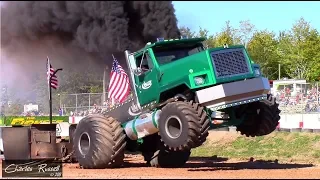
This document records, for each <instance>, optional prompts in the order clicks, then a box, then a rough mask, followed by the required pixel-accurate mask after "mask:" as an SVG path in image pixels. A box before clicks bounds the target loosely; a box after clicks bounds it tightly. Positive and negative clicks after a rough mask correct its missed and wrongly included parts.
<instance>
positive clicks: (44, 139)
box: [30, 124, 59, 159]
mask: <svg viewBox="0 0 320 180" xmlns="http://www.w3.org/2000/svg"><path fill="white" fill-rule="evenodd" d="M30 131H31V159H54V158H57V157H59V155H58V154H59V153H58V152H59V149H58V146H57V143H56V124H33V125H31V129H30Z"/></svg>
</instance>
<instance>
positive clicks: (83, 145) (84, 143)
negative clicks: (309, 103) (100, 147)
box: [78, 132, 90, 155]
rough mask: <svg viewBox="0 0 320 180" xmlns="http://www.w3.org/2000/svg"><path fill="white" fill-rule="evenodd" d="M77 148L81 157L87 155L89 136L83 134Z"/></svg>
mask: <svg viewBox="0 0 320 180" xmlns="http://www.w3.org/2000/svg"><path fill="white" fill-rule="evenodd" d="M78 147H79V152H80V153H81V154H82V155H86V154H88V152H89V149H90V136H89V134H88V133H87V132H84V133H82V134H81V135H80V139H79V144H78Z"/></svg>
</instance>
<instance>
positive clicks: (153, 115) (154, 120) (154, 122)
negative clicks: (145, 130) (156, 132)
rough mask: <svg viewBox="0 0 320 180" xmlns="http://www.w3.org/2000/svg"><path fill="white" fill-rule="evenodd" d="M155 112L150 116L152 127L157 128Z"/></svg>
mask: <svg viewBox="0 0 320 180" xmlns="http://www.w3.org/2000/svg"><path fill="white" fill-rule="evenodd" d="M156 112H157V110H155V111H154V112H153V114H152V123H153V125H154V127H156V128H158V124H157V121H156V119H155V116H156Z"/></svg>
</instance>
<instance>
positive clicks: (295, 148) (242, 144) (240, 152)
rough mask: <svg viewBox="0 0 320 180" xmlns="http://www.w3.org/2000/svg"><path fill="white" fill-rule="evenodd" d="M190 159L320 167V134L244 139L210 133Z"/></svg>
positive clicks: (230, 133) (237, 135)
mask: <svg viewBox="0 0 320 180" xmlns="http://www.w3.org/2000/svg"><path fill="white" fill-rule="evenodd" d="M191 155H192V156H194V157H211V156H214V155H216V156H218V157H225V158H234V159H243V160H244V159H249V158H250V157H253V158H255V159H262V160H275V159H278V160H279V161H283V162H290V161H291V162H310V163H311V162H312V163H320V134H314V133H287V132H274V133H272V134H270V135H267V136H263V137H255V138H247V137H245V136H241V135H239V134H238V133H234V132H218V131H212V132H210V134H209V136H208V140H207V141H206V143H205V144H204V145H202V146H200V147H198V148H196V149H193V150H192V154H191Z"/></svg>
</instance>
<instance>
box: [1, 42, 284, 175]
mask: <svg viewBox="0 0 320 180" xmlns="http://www.w3.org/2000/svg"><path fill="white" fill-rule="evenodd" d="M204 41H205V39H204V38H190V39H188V38H181V39H170V40H164V39H163V38H158V39H157V42H154V43H147V44H146V45H145V47H143V48H142V49H140V50H138V51H136V52H134V53H131V52H130V51H128V50H126V51H125V53H124V54H125V57H126V65H127V72H128V75H129V77H130V80H131V81H130V82H131V89H132V93H133V95H132V96H130V97H129V98H128V99H127V100H126V101H125V102H124V103H122V104H119V105H117V106H116V107H114V108H113V109H110V110H108V111H106V112H104V113H101V114H92V115H88V116H86V117H84V118H83V119H82V120H81V121H80V122H79V123H78V124H76V125H71V126H70V142H68V143H69V144H71V145H72V150H68V151H67V152H72V153H71V154H72V156H73V157H74V159H76V160H77V161H78V162H79V164H80V165H81V166H82V167H83V168H86V169H98V168H115V167H121V166H122V165H123V163H124V154H125V151H131V152H141V153H142V155H143V156H144V159H145V161H146V163H148V164H149V165H150V166H155V167H172V168H174V167H181V166H183V165H184V164H185V163H186V162H187V160H188V158H189V156H190V153H191V149H192V148H196V147H199V146H201V145H202V144H203V143H204V142H205V141H206V138H207V136H208V130H209V129H215V128H221V127H229V126H236V128H237V131H239V132H240V133H241V134H243V135H246V136H251V137H254V136H264V135H267V134H270V133H271V132H273V131H274V130H275V129H276V126H277V125H278V121H279V120H280V116H279V113H280V110H279V109H278V104H277V103H276V102H275V98H274V97H273V96H272V95H271V94H270V86H269V82H268V79H267V78H265V77H263V75H262V74H261V71H260V67H259V65H258V64H255V63H254V62H253V61H252V60H251V59H250V57H249V55H248V52H247V50H246V49H245V47H244V46H240V45H238V46H230V47H229V46H228V45H224V46H223V47H218V48H210V49H208V48H205V47H204V45H203V42H204ZM218 111H219V112H221V113H222V117H220V118H217V117H215V116H214V114H215V113H216V112H218ZM217 119H218V120H220V121H221V122H222V123H220V124H214V123H213V120H217ZM42 129H46V131H48V128H42ZM51 129H52V130H53V129H54V128H51ZM71 129H72V130H71ZM69 147H70V146H69ZM4 149H5V151H6V148H5V147H4ZM31 151H32V150H31ZM66 154H68V153H65V154H64V155H61V156H65V155H66ZM69 155H70V154H69ZM52 156H53V155H51V157H52ZM31 158H32V157H31Z"/></svg>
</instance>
